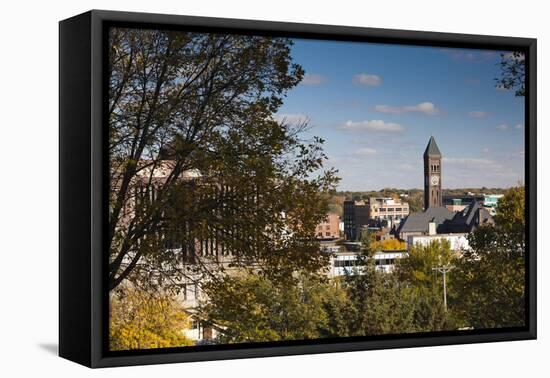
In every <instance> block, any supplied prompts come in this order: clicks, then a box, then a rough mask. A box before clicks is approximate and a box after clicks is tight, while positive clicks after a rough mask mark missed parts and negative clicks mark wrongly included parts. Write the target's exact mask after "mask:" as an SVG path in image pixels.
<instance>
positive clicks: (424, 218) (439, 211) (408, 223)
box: [397, 206, 455, 233]
mask: <svg viewBox="0 0 550 378" xmlns="http://www.w3.org/2000/svg"><path fill="white" fill-rule="evenodd" d="M454 216H455V213H453V212H452V211H449V210H448V209H447V208H446V207H443V206H433V207H429V208H428V210H426V211H424V212H422V213H411V214H409V216H407V218H405V220H404V221H403V222H401V225H400V226H399V229H398V230H397V232H398V233H402V232H428V227H429V223H430V222H431V221H432V220H434V221H435V223H436V224H437V228H438V230H437V232H441V231H440V229H439V228H440V225H442V224H444V223H445V222H446V221H450V220H451V219H453V217H454Z"/></svg>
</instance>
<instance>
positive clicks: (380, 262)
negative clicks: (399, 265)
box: [334, 258, 395, 268]
mask: <svg viewBox="0 0 550 378" xmlns="http://www.w3.org/2000/svg"><path fill="white" fill-rule="evenodd" d="M374 264H375V265H377V266H378V265H394V264H395V258H393V259H379V260H376V261H375V262H374ZM358 265H360V262H359V261H357V260H335V261H334V267H335V268H346V267H351V266H358Z"/></svg>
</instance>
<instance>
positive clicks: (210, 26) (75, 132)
mask: <svg viewBox="0 0 550 378" xmlns="http://www.w3.org/2000/svg"><path fill="white" fill-rule="evenodd" d="M112 25H117V26H134V27H145V28H168V29H174V30H187V31H206V32H221V33H223V32H231V33H241V34H243V33H244V34H255V35H270V36H292V37H297V38H314V39H328V40H341V41H365V42H377V43H385V44H406V45H419V46H439V47H461V48H471V49H499V50H514V51H522V52H524V53H525V56H526V96H525V117H526V120H525V141H526V158H525V185H526V193H527V200H526V221H527V222H526V224H527V230H526V232H527V235H526V236H527V238H526V241H527V251H528V252H527V258H526V291H527V292H526V318H527V319H526V326H525V327H520V328H508V329H491V330H472V331H460V332H459V333H458V332H437V333H425V334H410V335H387V336H372V337H354V338H342V339H322V340H313V341H288V342H277V343H253V344H246V345H244V344H239V345H218V346H212V345H204V346H196V347H186V348H185V349H183V348H169V349H157V350H140V351H135V352H109V351H108V349H107V348H106V340H107V337H106V335H107V319H106V311H107V308H108V302H107V298H106V297H107V295H106V294H105V293H106V292H107V291H106V290H104V287H105V285H106V283H105V278H104V276H105V275H104V274H103V273H104V271H105V270H104V269H105V264H106V253H104V247H103V242H102V240H103V238H102V235H103V234H104V232H105V226H106V214H107V212H108V203H107V201H106V193H107V191H108V182H107V180H106V178H105V176H106V168H107V167H108V161H107V159H106V148H105V146H106V143H105V140H106V137H107V133H106V132H105V126H104V109H105V103H106V101H107V100H106V93H105V88H106V78H105V76H106V75H104V74H105V71H106V60H105V56H106V53H105V52H106V43H107V40H106V35H107V33H106V30H107V29H108V27H109V26H112ZM59 44H60V45H59V46H60V49H59V90H60V95H59V127H60V129H59V130H60V132H59V146H60V147H59V159H60V162H59V171H60V175H59V180H60V181H59V185H60V192H59V212H60V224H59V354H60V356H61V357H64V358H67V359H69V360H72V361H74V362H77V363H80V364H83V365H86V366H88V367H94V368H95V367H109V366H120V365H140V364H157V363H171V362H187V361H204V360H219V359H234V358H251V357H267V356H281V355H296V354H310V353H328V352H345V351H357V350H370V349H386V348H406V347H418V346H435V345H449V344H467V343H480V342H495V341H510V340H527V339H535V338H536V335H537V324H536V323H537V316H536V309H537V306H536V95H537V90H536V77H537V75H536V61H537V59H536V39H530V38H514V37H497V36H486V35H467V34H449V33H434V32H419V31H406V30H386V29H374V28H358V27H345V26H329V25H312V24H296V23H283V22H267V21H250V20H237V19H223V18H205V17H189V16H175V15H161V14H145V13H127V12H113V11H102V10H92V11H89V12H86V13H84V14H81V15H78V16H75V17H72V18H69V19H67V20H64V21H61V22H60V24H59Z"/></svg>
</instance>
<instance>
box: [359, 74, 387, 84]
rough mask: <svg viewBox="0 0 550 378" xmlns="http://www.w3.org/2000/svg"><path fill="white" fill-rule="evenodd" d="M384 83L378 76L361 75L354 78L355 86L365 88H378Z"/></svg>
mask: <svg viewBox="0 0 550 378" xmlns="http://www.w3.org/2000/svg"><path fill="white" fill-rule="evenodd" d="M380 83H382V79H381V78H380V76H378V75H374V74H366V73H359V74H357V75H354V76H353V84H356V85H362V86H364V87H377V86H379V85H380Z"/></svg>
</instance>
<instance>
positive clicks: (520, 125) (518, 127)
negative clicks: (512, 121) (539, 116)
mask: <svg viewBox="0 0 550 378" xmlns="http://www.w3.org/2000/svg"><path fill="white" fill-rule="evenodd" d="M514 127H515V128H516V129H523V124H522V123H518V124H517V125H516V126H514Z"/></svg>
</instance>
